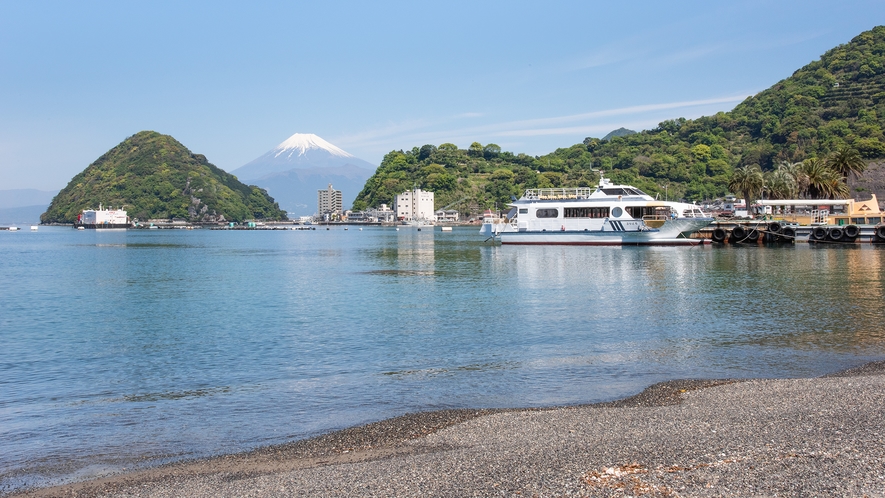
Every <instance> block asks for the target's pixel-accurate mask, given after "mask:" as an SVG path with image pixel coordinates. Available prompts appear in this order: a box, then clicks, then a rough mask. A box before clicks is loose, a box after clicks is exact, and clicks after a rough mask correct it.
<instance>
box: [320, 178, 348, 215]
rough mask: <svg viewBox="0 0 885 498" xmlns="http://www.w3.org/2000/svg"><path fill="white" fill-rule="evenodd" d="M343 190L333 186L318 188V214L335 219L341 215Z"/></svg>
mask: <svg viewBox="0 0 885 498" xmlns="http://www.w3.org/2000/svg"><path fill="white" fill-rule="evenodd" d="M342 206H343V204H342V202H341V191H340V190H335V189H333V188H332V184H331V183H330V184H329V188H327V189H325V190H317V214H318V215H320V217H322V218H324V219H335V218H338V217H340V216H341V208H342Z"/></svg>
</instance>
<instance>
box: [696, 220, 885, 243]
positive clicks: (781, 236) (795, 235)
mask: <svg viewBox="0 0 885 498" xmlns="http://www.w3.org/2000/svg"><path fill="white" fill-rule="evenodd" d="M698 236H699V237H701V238H705V239H710V240H712V241H713V242H714V243H718V244H763V243H770V244H795V243H797V242H799V243H812V244H885V225H882V224H880V225H855V224H848V225H825V224H816V225H798V224H794V223H789V222H784V221H778V220H774V221H764V220H759V221H752V220H751V221H717V222H713V223H712V224H710V225H709V226H707V227H706V228H704V229H702V230H700V231H698Z"/></svg>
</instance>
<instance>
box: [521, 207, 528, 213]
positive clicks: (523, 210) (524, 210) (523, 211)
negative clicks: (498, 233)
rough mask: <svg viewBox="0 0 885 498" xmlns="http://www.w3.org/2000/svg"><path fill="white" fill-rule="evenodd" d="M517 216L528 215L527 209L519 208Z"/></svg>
mask: <svg viewBox="0 0 885 498" xmlns="http://www.w3.org/2000/svg"><path fill="white" fill-rule="evenodd" d="M519 214H529V208H519Z"/></svg>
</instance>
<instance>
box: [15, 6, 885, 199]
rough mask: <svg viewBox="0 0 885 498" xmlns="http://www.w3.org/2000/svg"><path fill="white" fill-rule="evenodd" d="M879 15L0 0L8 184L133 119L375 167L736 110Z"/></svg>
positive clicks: (79, 163)
mask: <svg viewBox="0 0 885 498" xmlns="http://www.w3.org/2000/svg"><path fill="white" fill-rule="evenodd" d="M877 24H885V2H882V1H881V0H877V1H866V0H843V1H841V2H836V3H834V2H832V1H828V2H824V1H820V0H802V1H796V0H782V1H779V2H770V1H756V0H742V1H740V2H711V1H709V0H704V1H683V2H652V1H638V2H629V3H625V2H611V1H606V2H594V1H588V0H576V1H556V0H548V1H545V2H540V1H536V2H527V1H519V0H510V1H476V0H472V1H461V0H449V1H446V2H438V1H424V2H415V1H413V0H409V1H385V0H378V1H375V2H356V1H350V2H344V1H336V0H325V1H322V2H316V1H313V2H301V1H298V0H290V1H261V0H253V1H250V2H231V1H226V0H212V1H197V0H194V1H181V0H176V1H162V0H155V1H151V2H128V1H127V2H121V1H119V0H112V1H90V0H81V1H77V2H69V1H42V0H28V1H14V0H0V191H2V190H7V189H38V190H57V189H60V188H62V187H64V186H65V185H66V184H67V183H68V182H69V181H70V179H71V178H72V177H73V176H74V175H76V174H77V173H79V172H80V171H82V170H83V169H85V168H86V167H87V166H88V165H89V164H90V163H91V162H93V161H95V160H96V159H98V158H99V157H100V156H101V155H102V154H103V153H105V152H106V151H108V150H109V149H111V148H112V147H114V146H115V145H117V144H118V143H120V142H121V141H123V140H124V139H126V137H129V136H131V135H134V134H135V133H138V132H139V131H142V130H153V131H157V132H160V133H163V134H167V135H171V136H173V137H174V138H176V139H177V140H178V141H180V142H181V143H183V144H184V145H185V146H186V147H188V148H189V149H190V150H191V151H192V152H194V153H199V154H204V155H205V156H206V157H207V158H208V159H209V161H210V162H211V163H213V164H215V165H216V166H218V167H220V168H222V169H224V170H227V171H232V170H234V169H236V168H238V167H240V166H243V165H244V164H246V163H248V162H250V161H252V160H253V159H255V158H257V157H259V156H261V155H262V154H264V153H265V152H267V151H269V150H271V149H272V148H274V147H275V146H276V145H277V144H279V143H280V142H282V141H284V140H285V139H286V138H288V137H289V136H290V135H292V134H293V133H315V134H317V135H319V136H320V137H322V138H324V139H326V140H328V141H329V142H331V143H333V144H335V145H337V146H339V147H341V148H342V149H344V150H346V151H347V152H350V153H351V154H353V155H355V156H357V157H359V158H361V159H364V160H366V161H369V162H370V163H372V164H376V165H377V164H380V162H381V160H382V158H383V157H384V155H385V154H386V153H388V152H390V151H391V150H400V149H403V150H409V149H411V148H412V147H416V146H417V147H420V146H421V145H424V144H433V145H439V144H442V143H446V142H451V143H454V144H456V145H458V146H459V147H461V148H466V147H468V146H469V145H470V144H471V143H472V142H479V143H481V144H483V145H486V144H489V143H495V144H498V145H500V146H501V148H502V150H505V151H511V152H514V153H520V152H522V153H526V154H531V155H542V154H546V153H549V152H552V151H554V150H556V149H557V148H560V147H569V146H571V145H574V144H576V143H580V142H581V141H582V140H583V139H584V138H585V137H602V136H604V135H605V134H607V133H608V132H609V131H612V130H614V129H617V128H620V127H625V128H629V129H632V130H637V131H638V130H642V129H650V128H654V127H655V126H656V125H657V124H658V123H660V122H661V121H664V120H666V119H674V118H678V117H686V118H689V119H692V118H696V117H699V116H704V115H711V114H715V113H716V112H719V111H728V110H731V109H732V108H734V106H735V105H737V104H738V103H740V102H741V101H742V100H744V99H745V98H747V97H748V96H751V95H754V94H756V93H758V92H760V91H762V90H764V89H766V88H768V87H770V86H771V85H773V84H775V83H777V82H778V81H780V80H782V79H784V78H787V77H789V76H790V75H791V74H792V73H793V71H795V70H796V69H799V68H800V67H802V66H804V65H805V64H808V63H809V62H812V61H814V60H816V59H818V58H819V57H820V55H821V54H823V53H824V52H825V51H827V50H828V49H830V48H833V47H835V46H836V45H839V44H842V43H847V42H849V41H850V40H851V39H852V38H853V37H855V36H857V35H858V34H860V33H861V32H863V31H865V30H869V29H871V28H873V27H874V26H876V25H877Z"/></svg>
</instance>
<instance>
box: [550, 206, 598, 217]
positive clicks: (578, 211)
mask: <svg viewBox="0 0 885 498" xmlns="http://www.w3.org/2000/svg"><path fill="white" fill-rule="evenodd" d="M563 216H564V217H566V218H608V208H607V207H567V208H565V209H564V210H563ZM539 218H540V216H539Z"/></svg>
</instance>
